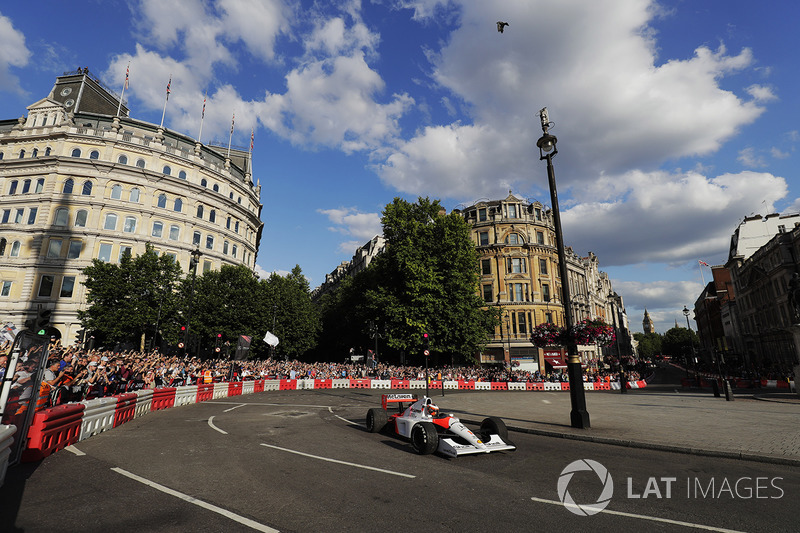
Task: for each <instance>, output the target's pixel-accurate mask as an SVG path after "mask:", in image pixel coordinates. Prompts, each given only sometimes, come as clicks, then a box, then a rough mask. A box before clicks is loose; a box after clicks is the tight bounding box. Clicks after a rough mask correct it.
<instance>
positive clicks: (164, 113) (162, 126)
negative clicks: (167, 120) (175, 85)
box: [158, 74, 172, 129]
mask: <svg viewBox="0 0 800 533" xmlns="http://www.w3.org/2000/svg"><path fill="white" fill-rule="evenodd" d="M170 85H172V74H170V75H169V81H168V82H167V98H166V99H165V100H164V110H163V111H162V112H161V125H159V126H158V127H159V129H163V128H164V115H166V114H167V102H169V86H170Z"/></svg>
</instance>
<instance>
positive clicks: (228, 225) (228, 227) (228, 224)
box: [225, 217, 231, 229]
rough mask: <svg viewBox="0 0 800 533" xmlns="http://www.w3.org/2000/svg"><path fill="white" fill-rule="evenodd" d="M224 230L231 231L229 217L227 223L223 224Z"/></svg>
mask: <svg viewBox="0 0 800 533" xmlns="http://www.w3.org/2000/svg"><path fill="white" fill-rule="evenodd" d="M225 229H231V217H228V221H227V222H226V223H225Z"/></svg>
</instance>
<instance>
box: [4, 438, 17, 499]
mask: <svg viewBox="0 0 800 533" xmlns="http://www.w3.org/2000/svg"><path fill="white" fill-rule="evenodd" d="M16 432H17V426H3V425H0V487H2V486H3V481H5V479H6V471H7V470H8V460H9V458H10V457H11V445H12V444H14V433H16Z"/></svg>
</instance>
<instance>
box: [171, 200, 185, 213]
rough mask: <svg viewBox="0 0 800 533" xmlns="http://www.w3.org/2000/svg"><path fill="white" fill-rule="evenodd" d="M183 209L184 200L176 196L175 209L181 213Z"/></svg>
mask: <svg viewBox="0 0 800 533" xmlns="http://www.w3.org/2000/svg"><path fill="white" fill-rule="evenodd" d="M182 210H183V200H181V199H180V198H175V207H174V208H173V211H176V212H178V213H180V212H181V211H182Z"/></svg>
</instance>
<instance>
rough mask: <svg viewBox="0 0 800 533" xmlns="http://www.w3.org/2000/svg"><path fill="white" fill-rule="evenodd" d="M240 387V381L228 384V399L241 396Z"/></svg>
mask: <svg viewBox="0 0 800 533" xmlns="http://www.w3.org/2000/svg"><path fill="white" fill-rule="evenodd" d="M242 385H243V383H242V382H241V381H231V382H230V383H228V398H230V397H231V396H241V395H242Z"/></svg>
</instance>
